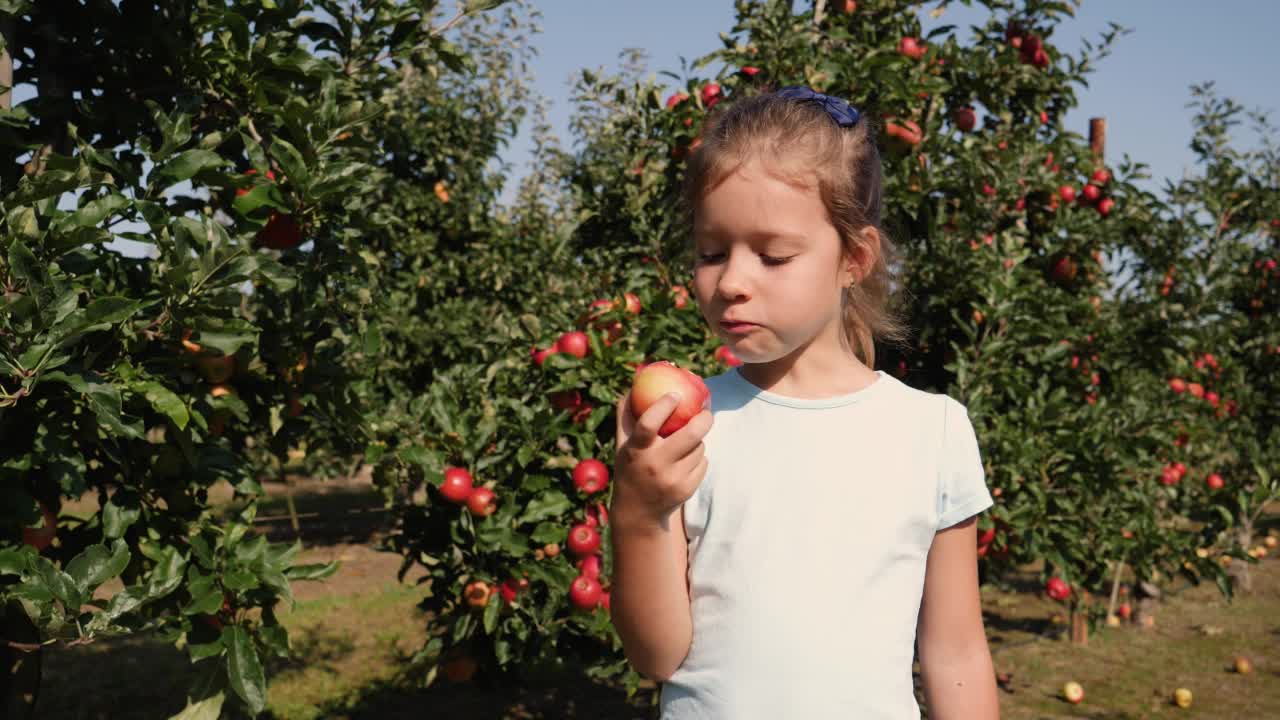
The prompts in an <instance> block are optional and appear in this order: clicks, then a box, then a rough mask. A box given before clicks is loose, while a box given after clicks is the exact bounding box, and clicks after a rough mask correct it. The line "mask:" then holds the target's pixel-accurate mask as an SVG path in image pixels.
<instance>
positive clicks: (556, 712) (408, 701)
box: [319, 672, 657, 720]
mask: <svg viewBox="0 0 1280 720" xmlns="http://www.w3.org/2000/svg"><path fill="white" fill-rule="evenodd" d="M654 692H655V691H653V690H640V691H639V692H637V693H636V695H635V696H634V697H633V698H631V699H628V698H627V695H626V691H625V690H622V689H620V688H612V687H608V686H605V685H602V684H598V683H595V682H592V681H590V680H588V679H586V678H583V677H581V676H580V675H575V674H572V673H568V672H563V673H541V674H538V675H532V676H530V677H528V678H527V679H525V680H524V681H523V682H520V683H519V684H517V685H515V686H513V687H509V688H499V687H496V686H494V684H492V683H491V682H486V681H485V680H484V679H483V678H481V677H477V678H475V679H474V680H473V681H471V682H468V683H461V684H454V683H450V682H448V681H447V680H444V679H441V680H439V681H437V683H436V684H434V685H433V686H432V687H431V688H428V689H425V690H424V689H415V688H412V687H409V684H408V683H407V682H405V681H404V680H393V681H386V682H382V683H377V684H373V685H369V686H367V687H365V688H363V691H362V692H361V693H360V695H359V696H357V697H353V698H348V699H346V700H343V701H338V702H333V703H329V704H327V705H325V706H323V707H321V708H320V711H319V717H324V718H334V719H335V720H373V719H374V718H377V719H378V720H398V719H400V718H405V719H406V720H408V719H409V718H413V719H414V720H417V719H418V718H422V717H443V718H455V717H456V718H473V719H475V720H489V719H490V718H492V719H493V720H507V719H510V720H534V719H538V720H542V719H546V720H551V719H552V718H565V719H566V720H572V719H574V718H593V719H596V718H599V719H601V720H652V719H655V718H657V707H656V706H655V705H653V704H652V697H653V693H654Z"/></svg>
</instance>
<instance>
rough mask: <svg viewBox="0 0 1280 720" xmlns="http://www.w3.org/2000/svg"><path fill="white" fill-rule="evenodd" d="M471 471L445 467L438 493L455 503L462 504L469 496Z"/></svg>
mask: <svg viewBox="0 0 1280 720" xmlns="http://www.w3.org/2000/svg"><path fill="white" fill-rule="evenodd" d="M471 483H472V479H471V473H469V472H467V471H466V470H463V469H462V468H457V467H450V468H445V471H444V482H443V483H441V484H440V494H441V495H443V496H444V498H445V499H446V500H448V501H449V502H451V503H454V504H455V505H463V504H465V503H466V502H467V498H468V497H470V496H471V490H472V485H471Z"/></svg>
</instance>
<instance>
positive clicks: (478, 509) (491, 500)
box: [467, 487, 498, 517]
mask: <svg viewBox="0 0 1280 720" xmlns="http://www.w3.org/2000/svg"><path fill="white" fill-rule="evenodd" d="M497 500H498V497H497V496H496V495H494V494H493V491H492V490H490V489H489V488H486V487H478V488H473V489H472V490H471V494H470V495H468V496H467V509H468V510H470V511H471V514H472V515H477V516H479V517H488V516H489V515H492V514H493V513H494V511H495V510H497V509H498V505H497Z"/></svg>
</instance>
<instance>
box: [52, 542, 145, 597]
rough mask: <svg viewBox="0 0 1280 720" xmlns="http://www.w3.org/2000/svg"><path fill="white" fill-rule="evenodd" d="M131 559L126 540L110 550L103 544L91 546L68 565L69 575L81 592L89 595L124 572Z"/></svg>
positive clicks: (117, 543)
mask: <svg viewBox="0 0 1280 720" xmlns="http://www.w3.org/2000/svg"><path fill="white" fill-rule="evenodd" d="M129 558H130V554H129V548H128V546H127V545H126V544H125V542H124V540H119V539H117V540H116V541H115V542H114V543H113V544H112V547H111V548H110V549H108V548H107V546H106V545H102V544H99V545H90V546H89V547H87V548H85V549H84V551H83V552H81V553H80V554H79V555H77V556H75V557H74V558H72V560H71V562H70V563H68V564H67V574H68V575H70V576H71V579H72V580H74V581H75V583H76V587H78V588H79V589H80V592H81V593H84V594H86V595H88V594H91V593H92V592H93V590H94V588H96V587H98V586H99V585H101V584H102V583H104V582H106V581H108V580H110V579H111V578H113V577H115V576H117V575H119V574H120V573H122V572H124V569H125V567H126V566H127V565H128V564H129Z"/></svg>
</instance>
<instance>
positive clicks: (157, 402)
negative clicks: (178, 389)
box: [130, 380, 191, 430]
mask: <svg viewBox="0 0 1280 720" xmlns="http://www.w3.org/2000/svg"><path fill="white" fill-rule="evenodd" d="M130 389H131V390H133V391H134V392H135V393H138V394H140V395H142V396H143V397H145V398H146V399H147V402H149V403H151V407H153V408H155V409H156V411H157V412H159V413H163V414H164V415H167V416H169V419H170V420H172V421H173V424H174V425H176V426H177V427H178V429H179V430H182V429H185V428H186V427H187V423H188V422H190V420H191V413H190V412H189V411H188V410H187V404H186V403H185V402H183V400H182V398H180V397H178V394H177V393H175V392H174V391H172V390H170V389H169V388H167V387H165V386H164V385H162V384H160V383H158V382H156V381H154V380H148V381H146V382H138V383H134V384H133V385H132V386H131V388H130Z"/></svg>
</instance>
